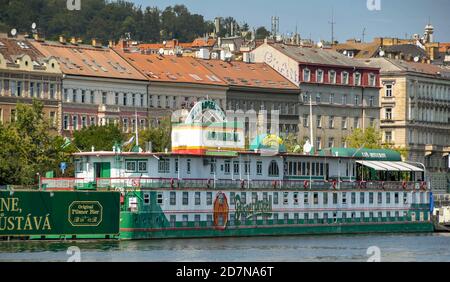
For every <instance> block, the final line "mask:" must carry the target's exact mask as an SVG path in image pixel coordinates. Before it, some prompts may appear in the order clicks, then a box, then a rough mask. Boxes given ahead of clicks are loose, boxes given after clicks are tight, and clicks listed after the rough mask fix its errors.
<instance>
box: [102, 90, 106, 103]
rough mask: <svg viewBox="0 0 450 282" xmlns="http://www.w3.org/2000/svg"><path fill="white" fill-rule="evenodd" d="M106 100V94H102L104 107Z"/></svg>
mask: <svg viewBox="0 0 450 282" xmlns="http://www.w3.org/2000/svg"><path fill="white" fill-rule="evenodd" d="M106 98H107V93H106V92H102V104H103V105H106Z"/></svg>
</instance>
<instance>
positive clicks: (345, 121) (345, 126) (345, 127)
mask: <svg viewBox="0 0 450 282" xmlns="http://www.w3.org/2000/svg"><path fill="white" fill-rule="evenodd" d="M341 128H342V129H347V118H346V117H343V118H342V126H341Z"/></svg>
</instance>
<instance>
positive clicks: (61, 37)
mask: <svg viewBox="0 0 450 282" xmlns="http://www.w3.org/2000/svg"><path fill="white" fill-rule="evenodd" d="M59 43H61V44H66V39H65V38H64V36H62V35H61V36H59Z"/></svg>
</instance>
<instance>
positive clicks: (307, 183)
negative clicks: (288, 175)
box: [303, 180, 309, 189]
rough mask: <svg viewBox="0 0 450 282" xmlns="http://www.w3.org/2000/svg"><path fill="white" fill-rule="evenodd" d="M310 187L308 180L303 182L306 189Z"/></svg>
mask: <svg viewBox="0 0 450 282" xmlns="http://www.w3.org/2000/svg"><path fill="white" fill-rule="evenodd" d="M308 186H309V181H308V180H305V181H303V187H304V188H305V189H308Z"/></svg>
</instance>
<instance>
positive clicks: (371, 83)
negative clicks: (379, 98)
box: [369, 73, 376, 87]
mask: <svg viewBox="0 0 450 282" xmlns="http://www.w3.org/2000/svg"><path fill="white" fill-rule="evenodd" d="M369 86H372V87H375V86H376V76H375V75H374V74H373V73H371V74H369Z"/></svg>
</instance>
